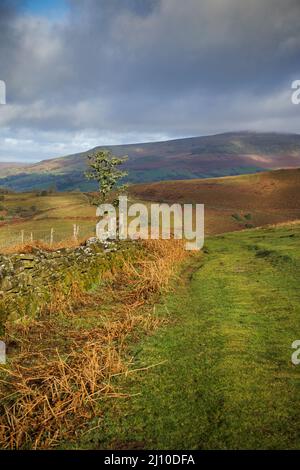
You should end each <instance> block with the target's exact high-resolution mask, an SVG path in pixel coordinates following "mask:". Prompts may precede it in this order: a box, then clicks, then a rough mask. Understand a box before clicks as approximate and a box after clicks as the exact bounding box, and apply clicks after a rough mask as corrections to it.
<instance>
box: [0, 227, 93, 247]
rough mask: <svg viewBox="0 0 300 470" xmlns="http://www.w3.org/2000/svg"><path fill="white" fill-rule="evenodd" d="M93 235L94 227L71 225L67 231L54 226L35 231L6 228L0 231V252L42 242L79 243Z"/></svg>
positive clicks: (50, 243) (49, 243)
mask: <svg viewBox="0 0 300 470" xmlns="http://www.w3.org/2000/svg"><path fill="white" fill-rule="evenodd" d="M95 233H96V232H95V226H94V225H91V226H81V225H77V224H73V225H72V226H70V228H69V229H61V228H57V227H55V226H54V227H50V228H47V229H36V230H35V229H32V230H31V229H17V228H13V229H12V228H11V227H10V228H9V227H7V228H5V229H4V228H2V229H1V230H0V250H3V249H5V248H9V247H13V246H17V245H27V244H34V243H35V242H42V243H45V244H48V245H50V246H51V245H54V244H55V243H61V242H64V241H65V242H67V241H73V242H79V241H80V240H82V239H85V238H89V237H93V236H95Z"/></svg>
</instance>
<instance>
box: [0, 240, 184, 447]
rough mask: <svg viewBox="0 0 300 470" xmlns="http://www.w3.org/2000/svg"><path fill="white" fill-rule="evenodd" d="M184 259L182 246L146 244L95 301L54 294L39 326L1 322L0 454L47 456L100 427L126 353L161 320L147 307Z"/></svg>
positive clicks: (105, 281) (111, 274)
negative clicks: (43, 452)
mask: <svg viewBox="0 0 300 470" xmlns="http://www.w3.org/2000/svg"><path fill="white" fill-rule="evenodd" d="M186 255H187V252H186V251H185V250H184V247H183V243H182V242H181V241H175V240H170V241H162V240H154V241H149V242H144V247H143V249H141V250H139V251H138V253H137V256H136V259H135V260H134V261H133V260H129V259H128V258H126V256H124V255H123V257H122V258H120V259H119V260H118V263H116V264H115V265H113V266H111V269H109V270H107V271H106V272H105V273H103V274H102V276H101V279H100V280H99V282H100V285H99V287H98V288H97V290H96V291H95V292H93V293H91V292H90V293H87V292H84V291H83V290H82V289H81V287H80V286H79V285H78V284H74V286H72V292H71V293H70V294H69V296H67V295H66V294H63V293H62V292H60V291H59V289H58V286H57V287H56V289H55V291H53V295H52V296H51V302H50V303H49V304H48V305H47V307H45V308H44V310H43V312H42V313H41V314H40V316H39V318H37V319H32V318H28V317H23V318H22V317H21V318H20V319H19V320H16V321H7V323H6V325H5V335H6V338H5V341H6V344H7V347H8V355H9V364H8V365H7V366H1V370H0V379H1V380H0V397H1V410H2V416H1V419H0V442H1V446H2V448H9V449H20V448H32V449H46V448H50V447H53V446H55V445H57V444H58V443H59V442H61V440H62V439H68V440H70V439H72V438H76V433H78V432H81V431H82V429H83V428H84V426H85V423H86V421H88V420H90V419H92V418H98V419H101V414H102V408H101V401H100V399H103V398H106V399H109V398H116V397H122V396H123V395H122V390H119V389H118V387H117V386H116V383H115V380H114V377H115V376H116V375H119V374H126V373H128V372H129V371H132V369H134V366H133V364H132V358H131V357H130V355H129V354H128V351H127V347H128V344H129V343H130V342H132V341H135V340H136V339H137V338H138V337H139V336H140V335H141V334H142V333H147V332H150V331H151V330H153V328H155V327H156V326H157V325H158V324H160V322H161V320H159V319H158V318H157V317H156V316H155V312H154V311H153V301H154V300H155V299H156V295H157V294H159V293H160V292H161V290H164V289H167V288H168V287H169V282H170V279H171V277H172V276H173V275H174V274H175V271H176V269H178V263H179V262H180V261H182V260H183V259H184V257H185V256H186Z"/></svg>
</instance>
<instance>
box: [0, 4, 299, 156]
mask: <svg viewBox="0 0 300 470" xmlns="http://www.w3.org/2000/svg"><path fill="white" fill-rule="evenodd" d="M0 4H1V6H0V60H1V62H0V79H4V80H6V82H7V89H8V102H9V104H8V105H7V106H6V107H5V109H4V108H1V111H0V137H1V136H2V138H3V139H6V140H4V144H3V145H2V150H0V152H1V154H0V155H1V157H2V159H5V153H4V152H6V154H7V152H8V153H9V155H8V156H9V157H10V158H13V152H14V154H15V155H16V154H17V153H18V152H19V151H20V150H18V151H16V147H17V148H18V149H19V147H18V145H17V143H16V141H15V140H16V139H15V136H16V135H18V139H19V142H22V141H23V142H25V143H26V142H27V144H28V146H29V147H30V142H31V141H32V140H33V141H34V142H35V148H37V149H38V148H39V144H38V142H39V141H40V148H41V155H42V156H43V157H45V156H47V155H46V154H47V152H49V156H50V155H53V149H55V151H56V150H57V149H58V148H61V151H62V153H64V151H68V149H69V150H72V151H74V148H73V146H72V145H69V146H68V144H67V142H68V141H71V140H72V139H73V140H74V138H75V141H76V142H77V145H78V146H79V147H80V146H83V147H84V146H85V145H86V146H89V145H90V144H91V143H99V144H100V143H102V142H106V141H107V142H110V143H112V142H124V141H130V140H144V139H147V138H150V139H155V138H164V137H177V136H184V135H201V134H205V133H214V132H219V131H226V130H237V129H241V128H242V129H247V128H248V129H257V130H278V131H280V130H284V131H298V128H299V112H300V110H299V109H298V108H297V107H295V106H293V105H292V104H291V101H290V85H291V81H292V80H293V79H297V78H300V61H299V59H300V54H299V53H300V23H299V21H298V19H299V17H300V2H299V1H298V0H285V1H284V2H283V1H282V0H248V1H247V2H246V1H242V0H203V1H200V0H185V1H182V0H143V1H141V0H84V1H83V0H69V1H68V6H69V13H68V14H67V15H66V17H64V18H62V19H60V18H56V20H53V18H52V19H51V20H50V19H48V18H47V17H46V16H45V17H38V16H36V15H30V14H28V12H27V14H25V13H24V9H23V6H24V2H22V1H19V2H17V1H16V2H11V1H10V2H6V1H4V2H3V1H2V2H1V3H0ZM1 129H2V131H1ZM12 136H14V137H13V139H12ZM33 136H34V137H33ZM53 136H56V139H57V145H58V147H57V145H55V146H54V144H53ZM74 136H75V137H74ZM78 136H81V137H78ZM18 139H17V141H18ZM76 139H78V140H76ZM97 139H98V142H96V141H97ZM5 142H6V143H5ZM27 144H26V145H27ZM24 145H25V144H24ZM24 145H23V147H24ZM26 145H25V147H26ZM10 146H11V147H10ZM3 149H4V150H3ZM79 150H81V148H79ZM25 153H26V156H28V155H29V150H28V149H26V151H25ZM18 155H19V153H18ZM32 158H33V157H32ZM34 158H36V157H34Z"/></svg>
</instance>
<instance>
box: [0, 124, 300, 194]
mask: <svg viewBox="0 0 300 470" xmlns="http://www.w3.org/2000/svg"><path fill="white" fill-rule="evenodd" d="M100 148H101V147H96V148H94V149H91V150H89V151H87V152H84V153H78V154H74V155H69V156H66V157H60V158H55V159H51V160H44V161H41V162H38V163H34V164H30V165H29V164H27V165H22V164H17V165H12V164H9V163H1V165H0V186H7V187H9V188H11V189H14V190H19V191H28V190H31V189H37V188H47V187H49V186H56V188H57V190H59V191H68V190H77V189H80V190H88V189H93V187H94V186H93V183H91V182H88V181H86V180H85V178H84V175H83V172H84V170H85V168H86V156H87V154H88V153H91V152H93V151H95V150H97V149H100ZM102 148H103V147H102ZM105 148H108V149H110V150H112V152H113V153H114V154H116V155H128V157H129V159H128V162H127V163H126V168H127V169H128V171H129V177H128V180H129V181H130V182H132V183H141V182H151V181H163V180H171V179H172V180H178V179H192V178H209V177H219V176H226V175H239V174H249V173H256V172H259V171H264V170H273V169H279V168H297V167H300V135H298V134H276V133H253V132H238V133H226V134H219V135H212V136H206V137H191V138H185V139H177V140H170V141H165V142H151V143H141V144H132V145H131V144H129V145H117V146H106V147H105Z"/></svg>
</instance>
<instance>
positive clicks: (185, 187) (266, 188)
mask: <svg viewBox="0 0 300 470" xmlns="http://www.w3.org/2000/svg"><path fill="white" fill-rule="evenodd" d="M130 191H131V194H132V196H133V197H135V198H137V199H141V200H145V201H153V202H157V201H159V202H168V203H175V202H177V203H199V204H200V203H201V204H204V205H205V231H206V234H216V233H223V232H230V231H235V230H241V229H244V228H251V227H258V226H263V225H266V224H277V223H281V222H286V221H293V220H300V169H288V170H275V171H269V172H262V173H257V174H251V175H240V176H228V177H223V178H208V179H205V180H203V179H202V180H201V179H195V180H183V181H164V182H163V183H162V182H155V183H150V184H139V185H133V186H131V188H130Z"/></svg>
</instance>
